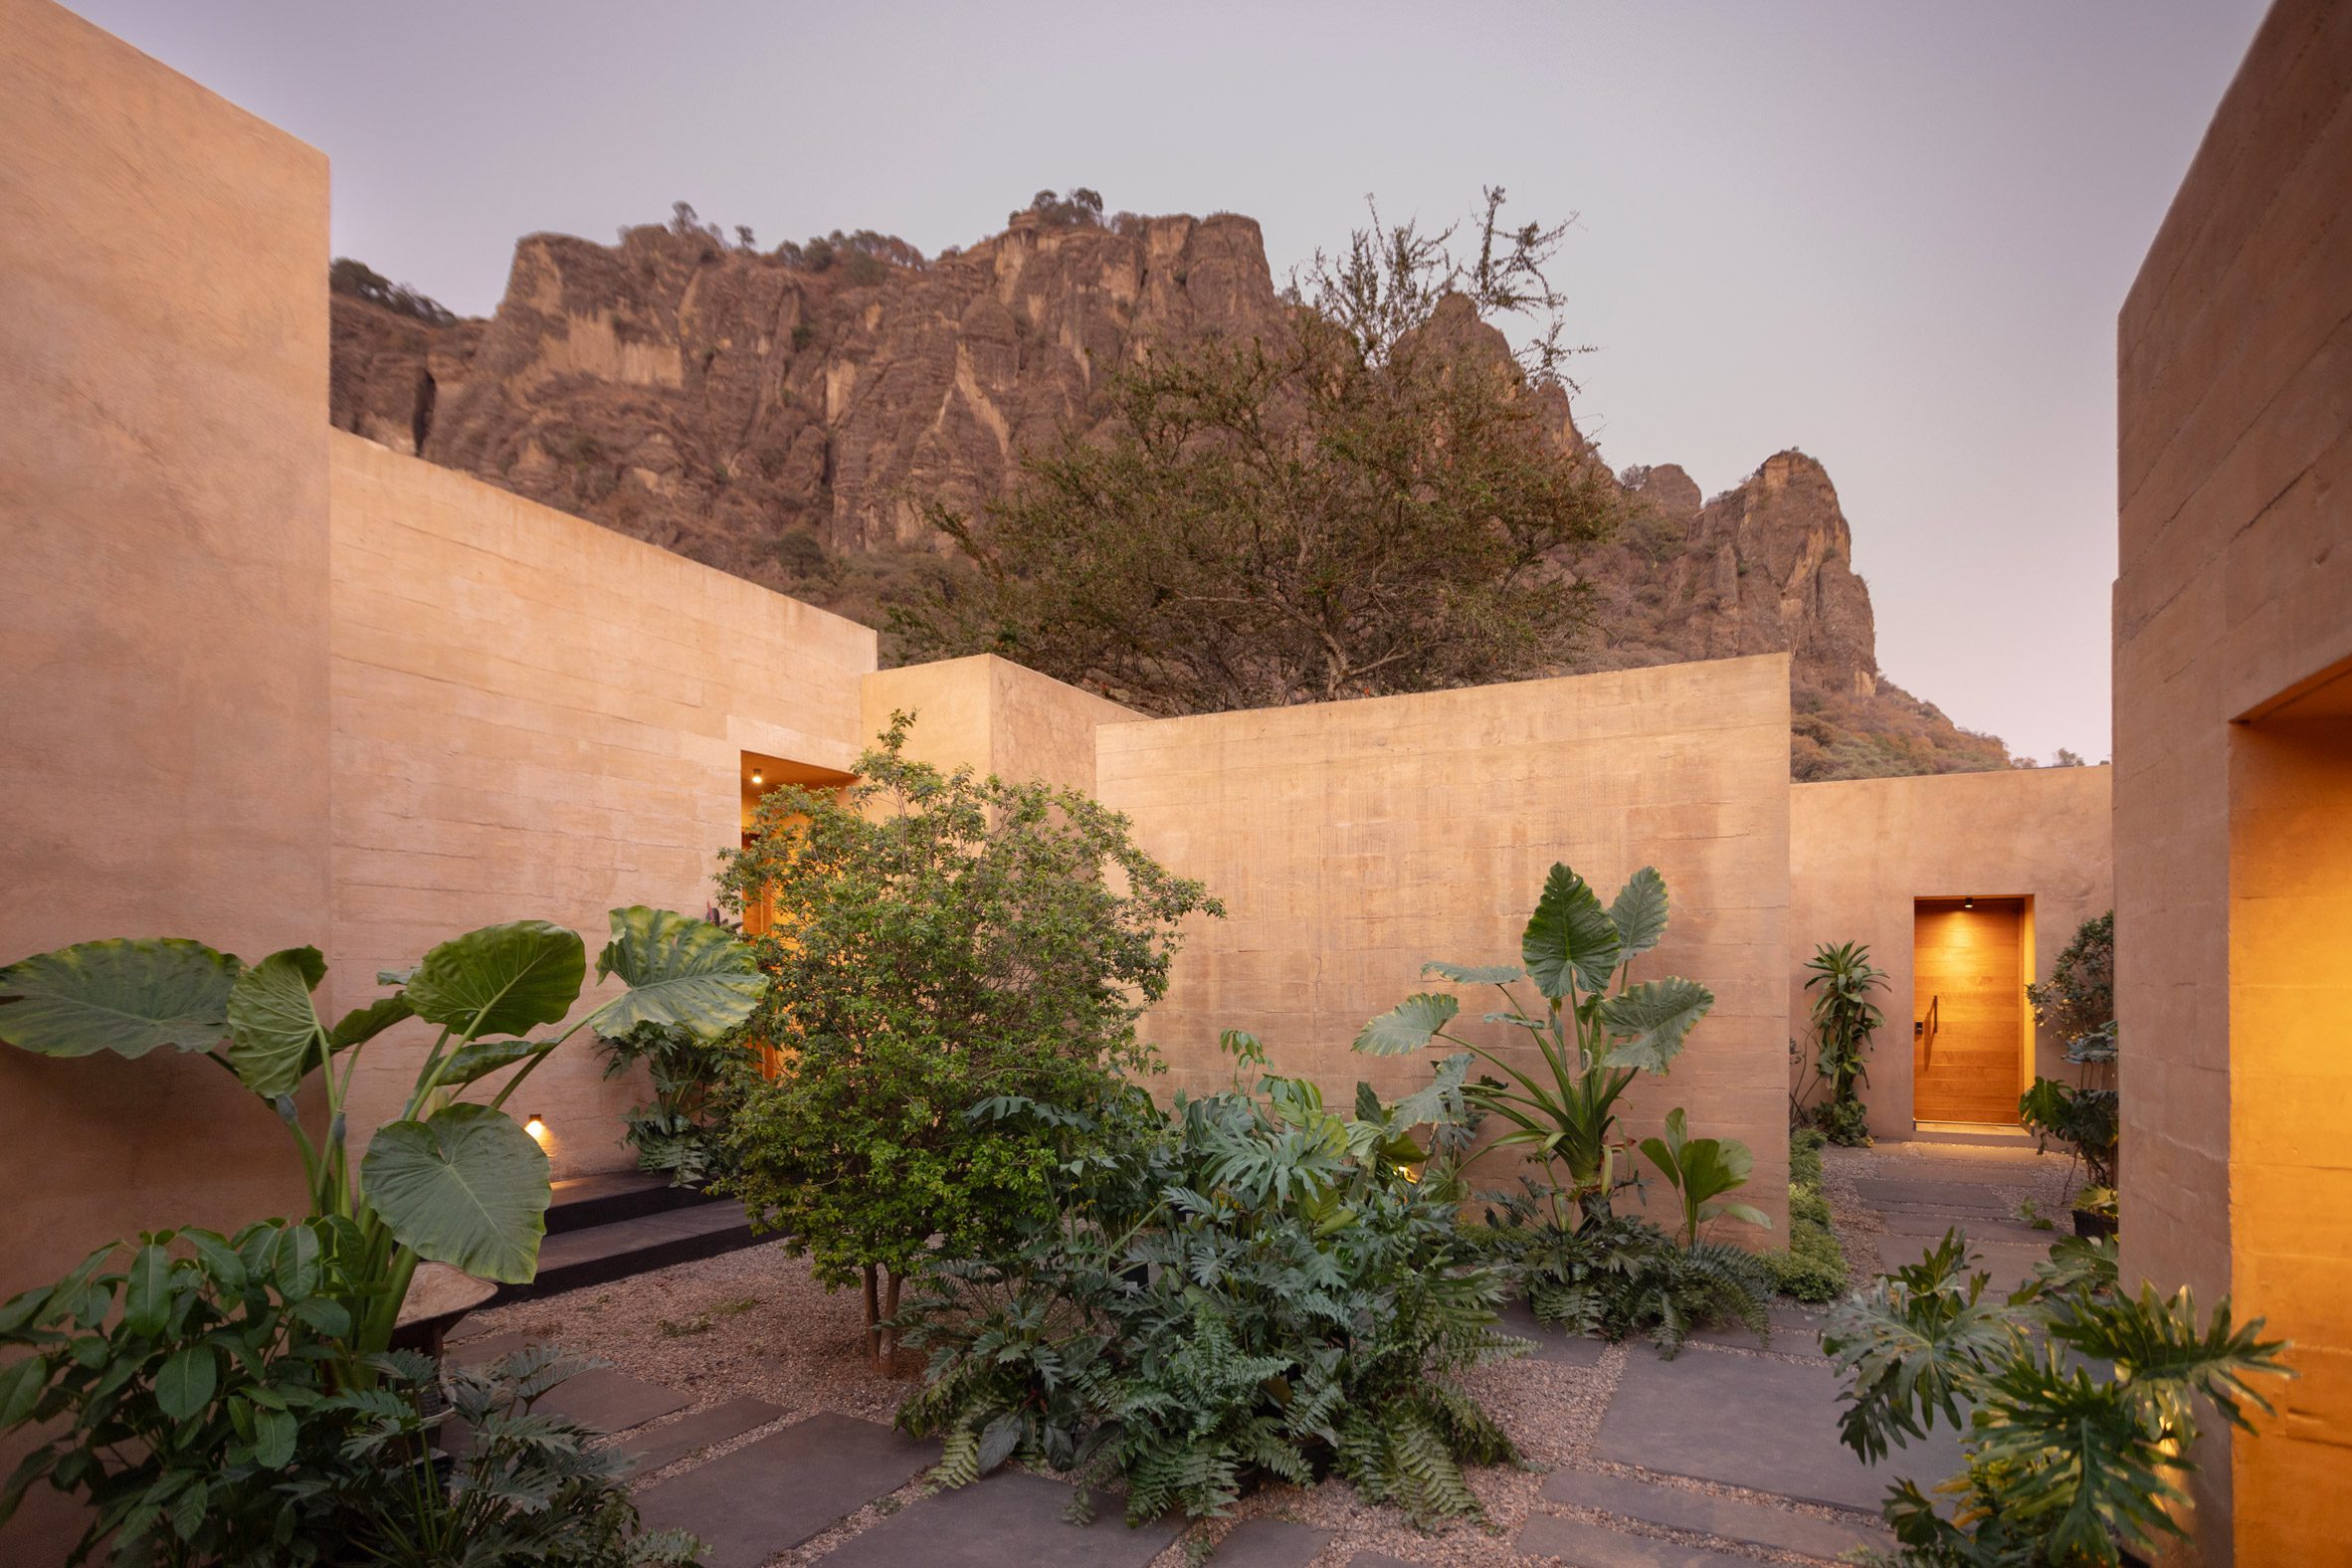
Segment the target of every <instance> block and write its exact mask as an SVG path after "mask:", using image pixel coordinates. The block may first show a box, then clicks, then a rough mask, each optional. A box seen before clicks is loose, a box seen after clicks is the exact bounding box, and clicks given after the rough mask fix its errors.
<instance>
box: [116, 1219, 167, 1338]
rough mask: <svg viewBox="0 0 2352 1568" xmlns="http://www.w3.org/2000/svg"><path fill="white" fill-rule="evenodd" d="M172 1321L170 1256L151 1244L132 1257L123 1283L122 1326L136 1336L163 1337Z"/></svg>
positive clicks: (157, 1245)
mask: <svg viewBox="0 0 2352 1568" xmlns="http://www.w3.org/2000/svg"><path fill="white" fill-rule="evenodd" d="M170 1320H171V1254H170V1252H169V1251H168V1250H166V1249H165V1248H164V1247H163V1246H162V1244H160V1243H157V1242H149V1243H148V1244H147V1245H146V1246H144V1247H142V1248H140V1249H139V1250H138V1252H137V1253H135V1254H133V1255H132V1257H131V1260H130V1273H129V1274H128V1275H127V1276H126V1277H125V1278H124V1280H123V1282H122V1326H123V1327H124V1328H127V1329H129V1330H130V1331H131V1332H132V1333H134V1334H149V1335H152V1334H160V1333H162V1332H163V1325H164V1324H165V1323H167V1322H169V1321H170Z"/></svg>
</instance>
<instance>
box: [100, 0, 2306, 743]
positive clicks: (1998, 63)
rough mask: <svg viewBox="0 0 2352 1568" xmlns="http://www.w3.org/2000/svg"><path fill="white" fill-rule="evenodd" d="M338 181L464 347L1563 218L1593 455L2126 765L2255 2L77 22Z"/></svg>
mask: <svg viewBox="0 0 2352 1568" xmlns="http://www.w3.org/2000/svg"><path fill="white" fill-rule="evenodd" d="M69 3H73V4H74V5H75V9H77V10H79V11H80V12H81V13H82V14H83V15H85V16H87V17H89V18H90V19H91V20H93V21H95V22H97V23H98V25H100V26H102V27H105V28H106V29H108V30H109V31H111V32H114V33H116V34H118V35H120V36H121V37H123V38H125V39H127V40H128V41H129V42H131V43H132V44H134V45H136V46H138V47H139V48H141V49H144V50H146V51H147V52H148V53H150V54H152V55H154V56H156V57H157V58H159V59H161V60H162V61H164V62H166V63H167V64H169V65H171V66H174V67H176V68H177V69H179V70H181V71H183V72H185V73H186V74H188V75H189V76H192V77H194V78H195V79H196V80H197V81H199V82H201V83H203V84H204V85H206V86H207V87H210V88H212V89H213V90H214V91H216V92H219V93H222V94H224V95H225V96H227V97H228V98H232V99H234V100H236V101H237V102H239V103H241V104H243V105H245V106H246V107H247V108H249V109H251V110H253V111H254V112H256V113H258V114H260V115H262V116H263V117H265V118H267V119H270V120H272V121H274V122H276V123H277V124H279V125H282V126H284V127H285V128H286V129H288V130H290V131H292V132H294V134H295V135H298V136H300V137H302V138H304V139H305V140H307V141H309V142H311V143H312V144H313V145H315V146H317V147H319V148H321V149H323V150H324V151H325V152H326V153H327V154H328V155H329V157H331V158H332V160H333V166H334V247H335V250H336V252H337V254H341V255H349V256H355V257H358V258H360V259H362V260H364V261H365V262H367V263H368V264H369V265H370V266H372V267H374V268H375V269H376V270H377V271H379V272H381V273H384V274H386V275H387V276H389V277H392V278H394V279H396V280H398V281H401V282H405V283H408V284H411V285H414V286H415V287H417V288H418V289H421V290H423V291H425V292H426V293H428V294H433V295H434V296H436V297H438V298H440V299H441V300H443V301H444V302H446V303H447V304H449V305H451V306H452V307H454V308H456V309H459V310H463V311H467V312H470V313H487V312H488V311H489V310H490V309H491V308H492V307H494V306H495V304H496V303H497V299H498V296H499V294H500V292H501V290H502V288H503V285H504V281H505V274H506V266H507V260H508V257H509V255H510V253H511V250H512V247H513V242H514V240H515V238H516V237H517V236H518V235H521V234H524V233H527V232H531V231H536V230H559V231H564V232H568V233H573V234H582V235H588V236H591V237H595V238H599V239H610V238H611V237H612V235H613V233H614V231H615V230H616V229H617V228H619V227H620V226H622V225H625V224H631V223H640V222H650V221H657V220H661V219H664V218H667V217H668V215H669V212H670V206H671V203H672V202H674V201H677V200H681V199H684V200H686V201H690V202H691V203H693V205H694V206H695V207H696V208H697V209H699V211H700V212H701V215H702V216H703V217H704V218H706V219H709V220H712V221H715V222H717V223H720V224H722V225H726V226H728V227H729V228H730V229H731V228H732V226H733V225H736V224H747V225H749V226H751V227H752V228H753V230H754V231H755V232H756V233H757V235H758V237H759V239H760V241H761V242H762V243H763V244H768V245H773V244H775V243H776V242H777V241H780V240H785V239H800V238H806V237H807V236H809V235H811V234H819V233H823V232H826V231H828V230H832V229H837V228H839V229H858V228H871V229H880V230H883V231H886V232H890V233H894V234H898V235H901V236H903V237H904V238H906V239H908V240H910V241H912V242H913V243H914V244H916V245H918V246H920V247H921V248H922V249H923V250H924V251H926V252H930V251H936V250H938V249H939V248H941V247H943V246H948V245H964V244H969V243H970V242H971V241H973V240H976V239H978V238H980V237H981V236H983V235H986V234H988V233H990V232H993V231H994V230H996V229H998V228H1000V227H1002V225H1003V223H1004V219H1005V215H1006V213H1007V212H1008V211H1009V210H1011V209H1013V208H1015V207H1019V206H1022V205H1025V204H1026V202H1027V200H1028V197H1029V196H1030V194H1031V193H1032V192H1034V191H1036V190H1038V189H1040V188H1041V187H1049V186H1051V187H1055V188H1063V187H1068V186H1073V185H1087V186H1091V187H1093V188H1094V189H1096V190H1098V191H1100V192H1101V194H1102V196H1103V199H1104V201H1105V203H1106V204H1107V206H1108V207H1110V208H1111V209H1114V210H1115V209H1121V208H1124V209H1129V210H1133V211H1137V212H1146V213H1163V212H1192V213H1208V212H1211V211H1217V210H1230V211H1236V212H1242V213H1247V214H1249V215H1251V216H1252V217H1255V218H1257V219H1258V220H1259V221H1260V223H1261V224H1262V225H1263V226H1264V228H1265V232H1266V240H1267V249H1268V252H1269V255H1270V258H1271V260H1272V262H1273V264H1274V271H1275V275H1276V277H1277V279H1279V278H1280V277H1282V276H1283V275H1284V274H1285V273H1286V271H1287V270H1288V268H1289V267H1290V266H1291V265H1292V264H1294V263H1296V262H1299V261H1301V260H1303V259H1304V258H1306V257H1307V256H1308V255H1310V254H1311V253H1312V252H1313V251H1314V250H1315V249H1316V247H1317V246H1323V247H1330V246H1332V245H1335V244H1337V243H1340V242H1343V241H1344V239H1345V237H1346V235H1347V232H1348V230H1349V228H1350V227H1351V226H1353V225H1356V224H1358V223H1360V222H1361V221H1362V220H1363V215H1364V207H1363V202H1364V198H1365V196H1366V195H1367V194H1377V196H1378V197H1379V199H1380V204H1381V207H1382V209H1383V211H1384V213H1385V214H1386V215H1388V216H1389V217H1391V218H1396V217H1402V216H1406V215H1418V216H1420V217H1421V218H1423V219H1425V220H1431V221H1439V222H1442V221H1446V220H1450V219H1453V218H1456V217H1460V216H1463V215H1465V214H1467V213H1468V212H1469V210H1470V208H1471V206H1472V205H1473V204H1474V203H1475V202H1476V200H1477V196H1478V190H1479V187H1480V186H1481V185H1483V184H1497V185H1501V186H1504V187H1505V188H1507V189H1508V191H1509V193H1510V198H1511V201H1510V208H1509V211H1510V212H1511V213H1512V214H1513V215H1516V216H1521V217H1524V218H1530V219H1534V218H1541V219H1550V220H1556V219H1558V218H1560V217H1564V216H1566V215H1567V214H1570V213H1575V214H1577V215H1578V222H1577V226H1576V228H1575V229H1574V230H1573V231H1572V232H1571V235H1570V237H1569V239H1568V241H1567V244H1566V246H1565V249H1564V251H1563V253H1562V255H1561V257H1560V260H1559V266H1558V270H1557V272H1556V273H1555V277H1554V282H1555V283H1557V284H1558V285H1560V286H1561V287H1562V289H1563V290H1564V291H1565V292H1566V293H1567V294H1568V295H1569V299H1570V305H1569V315H1568V323H1569V331H1570V334H1571V335H1572V336H1573V337H1575V338H1576V339H1578V340H1580V341H1582V342H1585V343H1590V344H1591V345H1593V352H1591V353H1589V354H1587V355H1584V356H1583V357H1582V358H1581V359H1579V360H1578V361H1577V363H1576V365H1575V366H1574V373H1575V375H1576V376H1577V379H1578V381H1579V382H1580V384H1581V388H1582V391H1581V394H1580V395H1579V397H1578V400H1577V413H1578V421H1579V423H1580V424H1581V425H1582V426H1583V428H1584V429H1585V431H1586V432H1587V433H1588V434H1590V435H1594V436H1596V437H1597V438H1598V439H1599V441H1600V443H1601V446H1602V450H1603V452H1604V453H1605V454H1606V456H1607V457H1608V458H1609V460H1610V461H1611V462H1612V463H1613V464H1614V465H1616V466H1618V467H1620V468H1623V467H1625V466H1626V465H1629V464H1636V463H1648V464H1656V463H1679V464H1681V465H1682V466H1683V467H1684V468H1686V469H1688V470H1689V471H1690V473H1691V475H1692V477H1693V478H1695V479H1696V480H1697V481H1698V483H1699V486H1700V488H1701V489H1702V490H1705V491H1707V492H1708V493H1709V494H1712V493H1714V492H1715V491H1717V490H1725V489H1728V488H1729V487H1731V486H1732V485H1735V484H1737V483H1738V482H1739V480H1740V479H1741V478H1743V477H1744V476H1746V475H1747V474H1749V473H1751V472H1753V471H1754V470H1755V468H1756V467H1757V465H1758V464H1759V463H1761V462H1762V461H1763V460H1764V459H1765V458H1766V457H1767V456H1769V455H1771V454H1772V453H1774V452H1776V451H1779V450H1781V449H1783V448H1787V447H1798V448H1802V449H1803V450H1805V451H1806V452H1809V453H1811V454H1812V455H1814V456H1815V457H1816V458H1819V459H1820V460H1821V461H1822V462H1823V463H1824V464H1825V465H1826V466H1827V467H1828V469H1829V471H1830V474H1831V476H1832V477H1833V479H1834V480H1835V481H1836V482H1837V485H1838V489H1839V492H1840V495H1841V497H1842V499H1843V501H1844V504H1845V508H1846V513H1847V516H1848V518H1849V519H1850V520H1851V521H1852V523H1853V526H1854V533H1855V549H1854V554H1855V564H1856V566H1857V567H1858V569H1859V570H1860V571H1861V572H1862V575H1863V576H1864V577H1865V578H1866V579H1867V580H1868V582H1869V585H1870V590H1871V595H1872V598H1873V600H1874V602H1875V606H1876V612H1877V622H1878V654H1879V662H1880V665H1881V667H1882V668H1883V669H1884V671H1885V672H1886V674H1887V675H1888V676H1889V677H1890V678H1891V679H1892V680H1894V681H1895V682H1897V683H1898V684H1900V685H1902V686H1905V687H1907V688H1909V689H1910V690H1911V691H1912V692H1913V693H1914V694H1916V695H1919V696H1923V697H1926V698H1928V699H1929V700H1931V701H1933V702H1935V703H1937V704H1938V705H1939V706H1941V707H1942V708H1943V709H1944V710H1945V711H1946V712H1947V713H1949V714H1950V715H1951V716H1952V717H1953V718H1954V719H1955V720H1957V721H1958V722H1959V723H1961V724H1963V725H1965V726H1967V727H1969V728H1972V729H1979V730H1987V731H1991V732H1993V733H1996V734H1999V735H2001V736H2003V737H2004V738H2005V739H2007V740H2008V741H2009V743H2010V745H2011V747H2012V749H2014V750H2018V751H2021V752H2025V753H2029V754H2033V755H2037V756H2041V757H2044V758H2047V757H2048V756H2049V755H2050V754H2051V752H2052V751H2054V750H2055V749H2056V748H2058V747H2059V746H2066V747H2071V748H2072V749H2074V750H2076V751H2079V752H2082V753H2084V754H2086V755H2087V756H2089V757H2091V758H2092V759H2094V760H2095V759H2097V758H2100V757H2103V756H2105V755H2106V754H2107V744H2108V740H2107V735H2108V686H2107V662H2108V641H2107V639H2108V592H2109V585H2110V583H2111V581H2112V579H2113V577H2114V572H2115V499H2114V484H2115V482H2114V320H2115V312H2116V310H2117V308H2118V306H2119V305H2120V304H2121V303H2122V300H2123V295H2124V293H2125V291H2126V290H2127V289H2128V288H2129V287H2130V284H2131V280H2132V277H2133V274H2134V273H2135V272H2136V270H2137V269H2138V266H2139V262H2140V258H2141V257H2142V255H2143V254H2144V253H2145V252H2146V249H2147V246H2148V242H2149V240H2150V239H2151V238H2152V237H2153V235H2154V233H2155V231H2156V227H2157V225H2158V223H2159V222H2160V221H2161V220H2162V218H2163V215H2164V211H2165V208H2166V206H2167V204H2168V203H2169V202H2170V200H2171V197H2172V193H2173V190H2174V188H2175V187H2176V185H2177V184H2178V182H2179V180H2180V177H2181V175H2182V173H2183V172H2184V171H2185V170H2186V168H2187V166H2188V163H2189V159H2190V156H2191V155H2192V153H2193V152H2194V151H2195V150H2196V146H2197V143H2198V140H2199V138H2200V137H2201V136H2202V135H2203V133H2204V130H2205V125H2206V122H2207V120H2208V119H2209V118H2210V117H2211V115H2212V112H2213V109H2214V107H2215V105H2216V104H2217V102H2218V101H2219V99H2220V97H2221V94H2222V91H2223V89H2224V88H2225V87H2226V86H2227V85H2228V82H2229V79H2230V76H2231V74H2232V73H2233V72H2234V71H2235V70H2236V68H2237V65H2238V62H2239V59H2240V57H2241V56H2242V55H2243V54H2244V52H2245V49H2246V46H2247V43H2248V42H2249V41H2250V40H2251V39H2252V37H2253V35H2254V27H2255V24H2256V23H2257V22H2258V20H2259V19H2260V15H2261V12H2262V9H2263V6H2262V4H2261V3H2260V0H2035V3H2014V0H2013V3H2002V0H1966V3H1960V0H1952V3H1948V4H1928V3H1925V0H1900V3H1888V0H1854V3H1826V0H1825V3H1813V0H1739V3H1730V0H1725V3H1704V0H1652V3H1648V4H1635V3H1625V4H1588V3H1576V0H1567V3H1554V4H1547V5H1505V4H1474V3H1455V4H1448V5H1444V6H1436V5H1426V6H1402V5H1382V4H1362V3H1358V4H1343V5H1342V4H1335V5H1311V4H1233V5H1226V4H1214V3H1210V4H1191V5H1185V6H1164V5H1161V6H1150V7H1142V6H1111V5H1104V4H1100V3H1096V4H1091V5H1078V4H1072V5H1059V4H1052V5H1049V4H1036V3H1030V0H1008V3H1004V4H999V5H993V6H944V5H942V6H928V5H911V4H908V5H900V4H887V3H876V4H869V5H851V6H844V5H838V4H834V5H827V6H822V7H819V6H814V5H799V4H787V3H749V0H745V3H736V4H715V3H710V4H701V3H694V0H683V3H682V0H672V3H666V4H661V5H654V4H619V3H611V0H567V3H556V0H532V3H520V0H509V3H497V4H480V3H463V4H459V3H448V0H404V3H402V4H400V5H397V6H381V5H378V6H360V5H356V4H348V3H331V4H296V3H294V0H270V3H264V0H69Z"/></svg>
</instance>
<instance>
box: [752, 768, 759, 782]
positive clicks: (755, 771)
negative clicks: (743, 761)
mask: <svg viewBox="0 0 2352 1568" xmlns="http://www.w3.org/2000/svg"><path fill="white" fill-rule="evenodd" d="M751 782H752V783H754V784H757V783H758V782H759V769H757V768H753V769H752V770H751Z"/></svg>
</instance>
